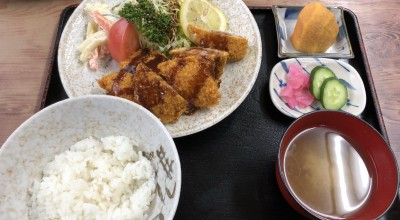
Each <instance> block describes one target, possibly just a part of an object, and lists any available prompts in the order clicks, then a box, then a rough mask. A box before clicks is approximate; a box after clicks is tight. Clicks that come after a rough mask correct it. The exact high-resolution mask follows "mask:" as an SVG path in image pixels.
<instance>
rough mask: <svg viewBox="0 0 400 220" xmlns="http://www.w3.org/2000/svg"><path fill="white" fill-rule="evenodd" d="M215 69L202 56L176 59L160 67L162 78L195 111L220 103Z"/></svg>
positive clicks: (212, 64) (161, 64)
mask: <svg viewBox="0 0 400 220" xmlns="http://www.w3.org/2000/svg"><path fill="white" fill-rule="evenodd" d="M214 67H215V65H214V63H213V62H212V61H210V60H208V59H205V58H203V57H201V56H199V57H194V56H188V57H181V58H174V59H172V60H168V61H165V62H163V63H160V64H159V65H158V68H159V69H160V71H161V72H160V74H161V76H162V77H163V78H164V79H165V80H166V81H167V82H168V83H169V84H170V85H171V86H172V87H173V88H174V89H175V90H176V91H177V92H178V93H179V94H180V95H181V96H183V98H185V99H186V100H187V101H188V102H189V103H190V104H192V105H193V107H194V108H195V109H196V108H208V107H212V106H215V105H217V104H218V103H219V99H220V98H221V93H220V92H219V91H218V83H217V82H216V80H215V79H214V75H215V73H214V71H215V69H214Z"/></svg>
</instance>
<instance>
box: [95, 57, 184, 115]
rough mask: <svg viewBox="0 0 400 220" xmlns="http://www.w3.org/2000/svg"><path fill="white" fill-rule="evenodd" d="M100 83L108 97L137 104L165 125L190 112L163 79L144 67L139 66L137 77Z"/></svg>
mask: <svg viewBox="0 0 400 220" xmlns="http://www.w3.org/2000/svg"><path fill="white" fill-rule="evenodd" d="M98 83H99V85H100V87H101V88H103V89H105V90H106V92H107V94H108V95H114V96H118V97H122V98H125V99H128V100H131V101H133V102H136V103H138V104H140V105H142V106H143V107H145V108H146V109H148V110H149V111H151V112H152V113H153V114H154V115H155V116H156V117H158V118H159V119H160V120H161V121H162V122H163V123H171V122H174V121H176V120H178V118H179V117H180V116H181V115H182V114H183V113H184V112H187V111H188V102H187V101H186V100H185V99H184V98H183V97H182V96H180V95H179V94H178V93H177V92H176V91H175V90H174V89H173V88H172V87H171V86H170V85H168V83H167V82H166V81H165V80H163V79H162V78H161V77H160V76H159V75H157V74H156V73H155V72H153V71H152V70H151V69H150V68H148V67H147V66H145V65H144V64H141V63H139V64H137V66H136V71H135V73H134V74H132V73H128V72H123V71H121V72H119V73H111V74H109V75H107V76H105V77H103V78H101V79H100V80H98Z"/></svg>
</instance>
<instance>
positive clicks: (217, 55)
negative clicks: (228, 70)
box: [169, 47, 229, 85]
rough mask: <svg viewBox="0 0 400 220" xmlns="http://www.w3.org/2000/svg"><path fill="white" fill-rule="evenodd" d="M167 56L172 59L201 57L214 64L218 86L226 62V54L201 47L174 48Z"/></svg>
mask: <svg viewBox="0 0 400 220" xmlns="http://www.w3.org/2000/svg"><path fill="white" fill-rule="evenodd" d="M169 54H170V55H172V57H174V58H178V57H187V56H202V57H204V58H206V59H209V60H211V61H213V62H214V63H215V71H214V72H215V77H214V79H215V80H216V81H217V83H218V85H219V83H220V82H221V76H222V74H223V72H224V67H225V64H226V61H227V60H228V56H229V54H228V52H225V51H222V50H217V49H211V48H202V47H189V48H176V49H173V50H171V51H169Z"/></svg>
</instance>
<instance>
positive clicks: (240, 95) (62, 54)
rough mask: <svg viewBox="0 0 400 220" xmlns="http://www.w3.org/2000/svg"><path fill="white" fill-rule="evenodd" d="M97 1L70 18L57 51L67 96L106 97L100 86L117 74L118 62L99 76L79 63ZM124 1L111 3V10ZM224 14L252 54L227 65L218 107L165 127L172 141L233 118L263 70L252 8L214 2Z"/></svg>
mask: <svg viewBox="0 0 400 220" xmlns="http://www.w3.org/2000/svg"><path fill="white" fill-rule="evenodd" d="M93 2H98V0H84V1H82V3H80V5H79V6H78V7H77V8H76V9H75V11H74V13H73V14H72V15H71V17H70V18H69V20H68V22H67V24H66V26H65V28H64V31H63V33H62V36H61V38H60V45H59V50H58V57H57V60H58V71H59V74H60V78H61V82H62V85H63V87H64V90H65V92H66V93H67V95H68V96H69V97H70V98H71V97H79V96H83V95H90V94H105V91H104V90H102V89H101V88H100V86H99V85H98V84H97V80H98V79H100V78H101V77H103V76H105V75H107V74H109V73H112V72H115V71H118V65H117V63H116V62H115V61H113V60H112V61H111V62H108V65H100V67H99V70H98V71H97V72H93V71H91V70H89V68H88V67H87V64H86V63H82V62H80V61H79V59H78V58H79V52H78V47H79V45H80V44H81V42H82V41H83V40H84V33H85V27H86V25H87V23H88V16H87V15H85V14H83V9H84V7H85V5H86V4H87V3H93ZM121 2H122V0H110V1H107V4H109V5H110V6H114V5H117V4H118V3H121ZM212 2H213V3H214V4H215V5H217V6H218V7H219V8H220V9H221V10H222V11H223V12H224V14H225V16H226V18H227V22H228V28H227V30H226V31H227V32H228V33H232V34H235V35H239V36H242V37H245V38H247V40H248V43H249V51H248V53H247V55H246V57H245V58H243V60H240V61H238V62H231V63H227V65H226V66H225V69H224V74H223V75H222V79H221V81H222V82H221V85H220V88H219V90H220V92H221V94H222V97H221V100H220V103H219V104H218V106H215V107H213V108H209V109H203V110H199V111H196V112H195V113H194V114H193V115H190V116H189V115H182V116H181V117H180V118H179V120H178V121H177V122H175V123H171V124H166V125H165V126H166V128H167V130H168V131H169V132H170V134H171V136H172V137H174V138H175V137H181V136H186V135H190V134H194V133H196V132H199V131H202V130H204V129H207V128H209V127H211V126H213V125H215V124H217V123H218V122H220V121H221V120H222V119H224V118H225V117H227V116H228V115H229V114H231V113H232V112H233V111H234V110H235V109H236V108H237V107H239V105H240V104H241V103H242V102H243V101H244V99H245V98H246V97H247V95H248V94H249V93H250V90H251V89H252V88H253V85H254V83H255V81H256V79H257V76H258V72H259V70H260V66H261V50H262V46H261V37H260V31H259V29H258V26H257V23H256V22H255V20H254V17H253V15H252V14H251V12H250V10H249V8H248V7H247V6H246V5H245V4H244V3H243V1H242V0H232V1H225V0H212Z"/></svg>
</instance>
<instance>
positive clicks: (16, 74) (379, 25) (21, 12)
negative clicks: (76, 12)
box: [0, 0, 400, 161]
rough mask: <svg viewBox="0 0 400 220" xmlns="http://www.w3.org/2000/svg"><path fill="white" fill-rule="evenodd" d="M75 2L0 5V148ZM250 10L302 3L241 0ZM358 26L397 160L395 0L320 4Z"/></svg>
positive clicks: (37, 92) (30, 106) (39, 81)
mask: <svg viewBox="0 0 400 220" xmlns="http://www.w3.org/2000/svg"><path fill="white" fill-rule="evenodd" d="M79 2H80V1H79V0H35V1H30V0H1V1H0V30H1V34H0V145H2V144H3V143H4V142H5V140H6V139H7V137H8V136H9V135H11V133H12V132H13V131H14V130H15V129H16V128H17V127H18V126H19V125H21V123H23V122H24V121H25V120H26V119H28V118H29V117H30V116H32V115H33V114H34V113H35V112H37V111H38V109H39V106H40V101H41V95H42V91H43V88H44V86H45V79H46V77H47V73H48V69H49V66H50V65H49V61H50V57H51V53H52V45H53V42H54V40H55V34H56V27H57V23H58V19H59V16H60V13H61V11H62V10H63V9H64V8H65V7H66V6H68V5H71V4H77V3H79ZM244 2H245V3H246V4H247V5H249V6H252V7H253V6H271V5H274V4H280V5H302V4H305V3H306V2H309V1H307V0H281V1H277V0H245V1H244ZM321 2H322V3H323V4H325V5H330V6H343V7H345V8H348V9H350V10H352V11H353V12H354V13H355V14H356V16H357V18H358V21H359V25H360V28H361V34H362V36H363V41H364V44H365V48H366V52H367V57H368V61H369V64H370V69H371V72H372V75H373V80H374V84H375V88H376V91H377V96H378V100H379V103H380V107H381V110H382V113H383V118H384V123H385V126H386V130H387V133H388V137H389V141H390V144H391V147H392V148H393V150H394V152H395V155H396V158H397V159H398V161H400V135H399V134H400V132H399V131H400V63H399V61H400V58H399V56H398V53H399V51H400V14H399V13H398V11H399V9H400V1H398V0H381V1H375V0H358V1H354V0H331V1H327V0H323V1H321Z"/></svg>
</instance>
